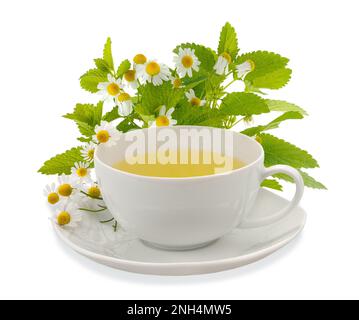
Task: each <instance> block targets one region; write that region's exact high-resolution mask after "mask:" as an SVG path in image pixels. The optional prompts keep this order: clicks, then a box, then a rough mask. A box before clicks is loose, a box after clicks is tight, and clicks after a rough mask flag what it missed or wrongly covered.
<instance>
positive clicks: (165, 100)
mask: <svg viewBox="0 0 359 320" xmlns="http://www.w3.org/2000/svg"><path fill="white" fill-rule="evenodd" d="M141 94H142V108H143V109H144V110H146V114H154V113H155V112H156V110H157V109H158V108H159V107H161V106H163V105H165V106H166V107H167V109H169V108H172V107H175V106H176V105H177V103H178V102H179V101H180V100H181V99H182V98H183V94H184V92H183V90H173V87H172V83H171V82H164V83H163V84H162V85H160V86H155V85H153V84H151V83H149V84H146V85H145V86H144V87H143V88H142V89H141Z"/></svg>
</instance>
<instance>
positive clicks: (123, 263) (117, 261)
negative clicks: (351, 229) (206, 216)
mask: <svg viewBox="0 0 359 320" xmlns="http://www.w3.org/2000/svg"><path fill="white" fill-rule="evenodd" d="M296 209H300V210H302V214H303V220H302V223H301V225H300V227H299V228H298V230H297V231H296V232H294V233H293V234H292V235H290V236H289V237H287V238H285V239H283V240H280V241H278V242H277V243H274V244H273V245H270V246H268V247H266V248H263V249H260V250H256V251H254V252H250V253H248V254H244V255H239V256H236V257H230V258H223V259H218V260H206V261H189V262H143V261H135V260H128V259H123V258H115V257H111V256H106V255H102V254H99V253H95V252H92V251H90V250H87V249H84V248H82V247H80V246H78V245H77V244H75V243H74V242H72V241H71V240H70V239H68V238H67V237H66V236H65V234H64V233H63V230H62V229H61V227H60V226H58V225H57V224H56V223H54V222H52V225H53V228H54V229H55V233H56V234H57V236H58V237H59V238H60V239H61V240H62V241H64V242H65V244H66V245H68V246H69V247H70V248H71V249H73V250H74V251H76V252H77V253H79V254H81V255H82V256H84V257H87V258H89V259H91V260H93V261H95V262H97V263H100V264H103V265H106V266H109V267H112V268H114V269H119V270H123V271H127V272H132V273H139V274H152V275H164V276H167V275H191V274H192V275H194V274H206V273H215V272H221V271H224V270H228V269H234V268H236V267H241V266H244V265H248V264H250V263H253V262H256V261H259V260H261V259H263V258H265V257H267V256H268V255H270V254H271V253H274V252H275V251H277V250H279V249H280V248H282V247H284V246H286V245H287V244H289V243H290V242H291V241H292V240H293V239H295V238H296V237H297V236H298V235H299V234H300V233H301V232H302V231H303V229H304V227H305V225H306V221H307V213H306V211H305V210H304V209H303V208H302V207H301V206H297V207H295V208H294V209H293V210H296ZM293 210H292V211H293ZM261 228H263V227H261ZM239 229H240V228H239ZM233 265H234V266H233ZM115 266H118V268H117V267H115ZM184 266H186V267H193V268H196V267H197V268H198V267H200V268H203V269H202V270H200V269H195V270H193V271H192V270H186V272H181V271H178V270H177V271H176V269H177V268H181V267H184ZM133 267H134V268H141V269H142V271H138V270H131V268H133ZM208 267H216V270H215V271H206V270H205V268H208ZM143 268H148V269H149V270H147V271H144V269H143Z"/></svg>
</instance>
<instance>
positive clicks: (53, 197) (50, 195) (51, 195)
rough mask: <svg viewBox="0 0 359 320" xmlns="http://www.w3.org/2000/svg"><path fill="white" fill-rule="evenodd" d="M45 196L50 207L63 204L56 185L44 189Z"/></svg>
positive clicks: (49, 185)
mask: <svg viewBox="0 0 359 320" xmlns="http://www.w3.org/2000/svg"><path fill="white" fill-rule="evenodd" d="M44 196H45V197H46V199H47V203H49V204H50V205H53V206H54V205H58V204H59V203H60V202H61V198H60V195H59V194H58V193H57V190H56V185H55V183H52V184H48V185H46V186H45V189H44Z"/></svg>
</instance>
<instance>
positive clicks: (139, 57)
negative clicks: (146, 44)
mask: <svg viewBox="0 0 359 320" xmlns="http://www.w3.org/2000/svg"><path fill="white" fill-rule="evenodd" d="M133 62H134V63H136V64H145V63H146V62H147V58H146V56H144V55H143V54H141V53H140V54H136V55H135V57H134V58H133Z"/></svg>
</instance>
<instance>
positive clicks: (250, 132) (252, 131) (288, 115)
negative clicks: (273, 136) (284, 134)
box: [242, 111, 303, 137]
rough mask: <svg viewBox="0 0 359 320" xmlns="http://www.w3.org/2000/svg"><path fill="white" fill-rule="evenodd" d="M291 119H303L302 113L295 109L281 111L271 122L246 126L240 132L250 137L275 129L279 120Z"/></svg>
mask: <svg viewBox="0 0 359 320" xmlns="http://www.w3.org/2000/svg"><path fill="white" fill-rule="evenodd" d="M291 119H303V115H302V114H301V113H299V112H296V111H288V112H285V113H283V114H282V115H281V116H279V117H278V118H275V119H274V120H272V121H271V122H269V123H268V124H266V125H261V126H256V127H252V128H247V129H245V130H243V131H242V133H243V134H246V135H247V136H250V137H252V136H254V135H257V134H259V133H261V132H263V131H267V130H272V129H276V128H278V127H279V125H280V123H281V122H283V121H285V120H291Z"/></svg>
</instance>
